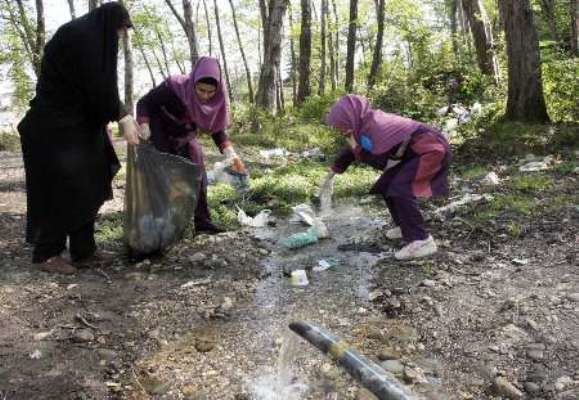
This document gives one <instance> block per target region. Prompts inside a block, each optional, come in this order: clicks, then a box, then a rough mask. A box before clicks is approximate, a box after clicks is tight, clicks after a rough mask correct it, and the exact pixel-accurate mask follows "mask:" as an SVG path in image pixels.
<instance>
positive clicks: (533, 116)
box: [499, 0, 549, 122]
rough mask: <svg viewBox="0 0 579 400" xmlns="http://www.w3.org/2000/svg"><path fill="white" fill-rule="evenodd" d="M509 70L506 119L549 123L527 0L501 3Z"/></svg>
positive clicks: (535, 32) (531, 16) (530, 11)
mask: <svg viewBox="0 0 579 400" xmlns="http://www.w3.org/2000/svg"><path fill="white" fill-rule="evenodd" d="M499 12H500V13H501V16H502V19H503V21H504V26H505V37H506V42H507V57H508V71H509V81H508V84H509V91H508V99H507V111H506V117H507V118H508V119H510V120H515V121H534V122H548V121H549V115H548V114H547V108H546V106H545V98H544V95H543V82H542V78H541V60H540V54H539V40H538V36H537V31H536V29H535V25H534V24H533V12H532V10H531V5H530V2H529V0H502V1H500V2H499Z"/></svg>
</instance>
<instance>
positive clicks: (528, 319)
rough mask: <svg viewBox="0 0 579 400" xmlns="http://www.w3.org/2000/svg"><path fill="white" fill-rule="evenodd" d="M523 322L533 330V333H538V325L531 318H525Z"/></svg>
mask: <svg viewBox="0 0 579 400" xmlns="http://www.w3.org/2000/svg"><path fill="white" fill-rule="evenodd" d="M525 321H526V322H527V325H529V327H530V328H531V329H532V330H534V331H538V330H539V324H537V323H536V322H535V320H533V319H531V318H528V317H527V318H525Z"/></svg>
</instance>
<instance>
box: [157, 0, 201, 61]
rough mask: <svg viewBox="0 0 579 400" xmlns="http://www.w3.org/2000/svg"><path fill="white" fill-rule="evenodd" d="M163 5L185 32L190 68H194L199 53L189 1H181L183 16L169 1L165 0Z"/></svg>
mask: <svg viewBox="0 0 579 400" xmlns="http://www.w3.org/2000/svg"><path fill="white" fill-rule="evenodd" d="M165 3H167V5H168V6H169V8H170V9H171V11H172V12H173V15H174V16H175V18H177V21H179V24H181V27H182V28H183V30H184V31H185V35H186V36H187V41H188V42H189V56H190V58H191V68H194V67H195V64H196V63H197V59H198V58H199V52H198V51H197V49H198V47H199V46H198V45H197V33H196V31H195V24H194V23H193V6H192V5H191V0H183V16H181V15H180V14H179V12H178V11H177V9H176V8H175V6H174V5H173V3H172V1H171V0H165Z"/></svg>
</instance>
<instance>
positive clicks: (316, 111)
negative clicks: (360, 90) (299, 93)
mask: <svg viewBox="0 0 579 400" xmlns="http://www.w3.org/2000/svg"><path fill="white" fill-rule="evenodd" d="M343 94H344V93H343V92H336V93H331V94H327V95H325V96H318V95H314V96H310V97H308V98H307V99H306V101H305V102H304V103H303V104H302V105H301V106H300V108H299V109H298V110H296V115H297V116H298V117H300V118H302V119H304V120H311V121H317V122H321V121H323V120H324V118H325V116H326V114H327V113H328V111H329V109H330V107H331V106H332V105H333V104H334V103H335V102H336V101H337V100H338V99H339V98H340V97H341V96H342V95H343Z"/></svg>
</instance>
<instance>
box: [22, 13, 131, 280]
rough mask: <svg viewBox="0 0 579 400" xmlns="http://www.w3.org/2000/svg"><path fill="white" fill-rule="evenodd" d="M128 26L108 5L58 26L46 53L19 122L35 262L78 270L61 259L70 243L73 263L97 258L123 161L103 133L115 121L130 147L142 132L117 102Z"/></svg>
mask: <svg viewBox="0 0 579 400" xmlns="http://www.w3.org/2000/svg"><path fill="white" fill-rule="evenodd" d="M130 27H131V20H130V16H129V13H128V12H127V10H126V9H125V8H124V7H123V6H122V5H120V4H118V3H116V2H111V3H106V4H104V5H103V6H101V7H99V8H96V9H95V10H93V11H91V12H90V13H88V14H86V15H84V16H82V17H80V18H78V19H76V20H74V21H71V22H69V23H67V24H65V25H63V26H61V27H60V28H59V29H58V30H57V31H56V33H55V34H54V36H53V37H52V39H51V40H50V41H49V42H48V43H47V44H46V47H45V48H44V56H43V59H42V67H41V71H40V76H39V78H38V83H37V86H36V97H35V98H34V99H33V100H32V101H31V102H30V110H29V111H28V113H27V114H26V116H25V117H24V119H23V120H22V121H21V122H20V124H19V125H18V131H19V132H20V138H21V142H22V153H23V158H24V168H25V170H26V193H27V207H28V215H27V227H26V241H27V242H29V243H32V244H33V245H34V252H33V256H32V262H33V263H38V264H39V266H40V268H41V269H42V270H45V271H50V272H60V273H74V272H76V268H75V267H74V266H73V265H72V264H71V263H69V262H68V261H66V260H65V259H64V258H62V257H61V253H62V252H63V251H64V250H65V247H66V239H67V237H68V238H69V250H70V255H71V260H72V263H79V264H83V263H85V262H87V261H90V260H94V259H98V257H99V255H98V254H97V253H95V251H96V245H95V239H94V223H95V218H96V216H97V213H98V210H99V208H100V207H101V205H102V204H103V203H104V202H105V200H108V199H111V198H112V188H111V181H112V178H113V176H114V175H115V173H116V172H117V171H118V169H119V161H118V159H117V157H116V154H115V151H114V149H113V147H112V144H111V142H110V139H109V137H108V135H107V133H106V125H107V123H108V122H110V121H118V122H119V125H120V128H121V131H122V132H123V134H124V136H125V139H126V140H127V142H129V143H132V144H135V143H138V136H137V132H138V127H137V126H136V123H135V121H134V120H133V119H132V117H131V116H130V115H128V114H127V112H126V111H125V110H124V106H123V105H122V103H121V102H120V100H119V93H118V84H117V52H118V41H119V35H123V34H125V33H126V30H127V28H130Z"/></svg>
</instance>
